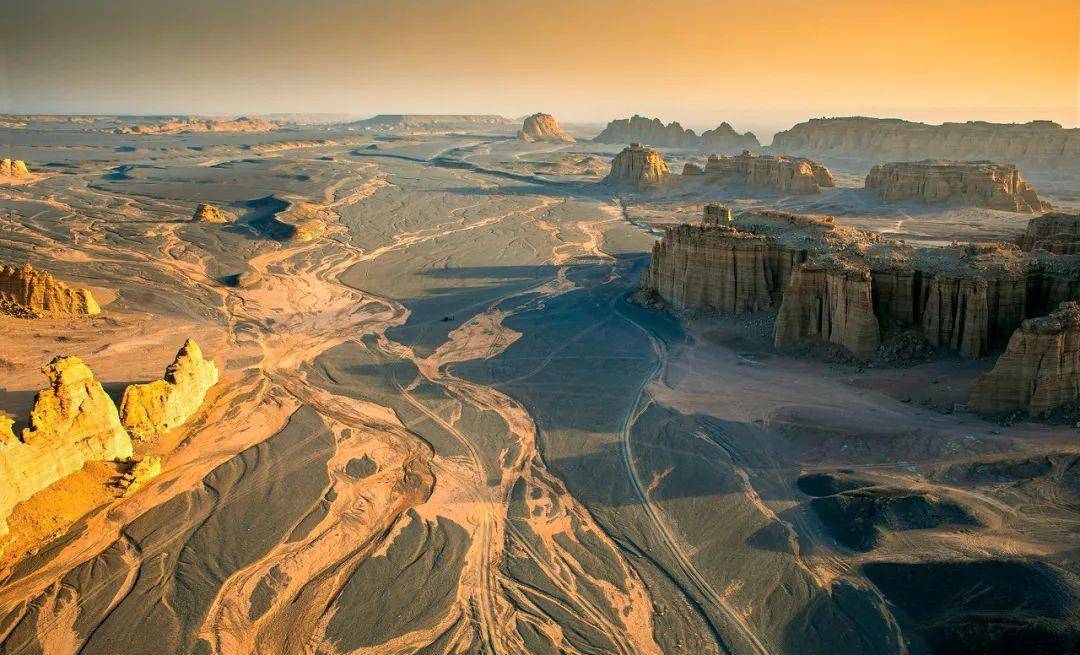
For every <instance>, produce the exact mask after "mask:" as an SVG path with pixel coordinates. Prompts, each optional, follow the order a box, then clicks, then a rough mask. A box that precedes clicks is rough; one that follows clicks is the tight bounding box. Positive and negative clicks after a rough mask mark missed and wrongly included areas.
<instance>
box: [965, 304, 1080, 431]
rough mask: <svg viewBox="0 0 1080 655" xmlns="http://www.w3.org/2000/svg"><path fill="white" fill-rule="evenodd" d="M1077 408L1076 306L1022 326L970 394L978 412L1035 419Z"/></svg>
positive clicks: (1079, 318)
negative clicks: (1033, 416)
mask: <svg viewBox="0 0 1080 655" xmlns="http://www.w3.org/2000/svg"><path fill="white" fill-rule="evenodd" d="M1077 404H1080V303H1076V302H1067V303H1062V304H1061V306H1060V307H1058V309H1057V310H1055V311H1054V312H1053V313H1051V314H1050V315H1049V316H1045V317H1042V318H1032V319H1028V320H1026V321H1024V322H1023V323H1022V324H1021V325H1020V327H1019V328H1018V329H1017V330H1016V332H1014V333H1013V336H1012V338H1011V339H1010V340H1009V346H1008V348H1007V349H1006V350H1005V353H1004V354H1003V355H1001V357H999V358H998V361H997V364H995V365H994V369H993V370H992V371H990V372H989V373H984V374H983V375H981V376H980V377H979V379H978V380H977V381H976V382H975V385H974V386H973V387H972V389H971V400H970V402H969V403H968V407H969V408H970V409H971V410H973V411H976V412H986V413H996V412H1010V411H1015V410H1026V411H1028V412H1030V413H1032V414H1039V413H1041V412H1046V411H1050V410H1053V409H1055V408H1058V407H1065V406H1075V405H1077Z"/></svg>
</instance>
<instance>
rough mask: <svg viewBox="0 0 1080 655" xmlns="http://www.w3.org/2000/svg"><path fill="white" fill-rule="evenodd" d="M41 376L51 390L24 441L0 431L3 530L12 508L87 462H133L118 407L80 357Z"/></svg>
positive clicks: (42, 396)
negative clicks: (119, 460) (44, 378)
mask: <svg viewBox="0 0 1080 655" xmlns="http://www.w3.org/2000/svg"><path fill="white" fill-rule="evenodd" d="M42 372H44V373H45V376H46V377H47V378H48V379H49V388H47V389H43V390H41V391H39V392H38V394H37V396H36V397H35V398H34V408H33V410H32V411H31V412H30V427H28V428H26V429H25V430H23V432H22V435H21V439H16V438H14V435H12V434H11V431H10V419H6V420H5V421H0V422H3V423H7V425H8V427H7V429H6V430H0V478H2V479H3V481H4V484H3V485H0V531H3V532H6V531H7V524H6V520H7V517H8V516H9V515H10V514H11V510H12V508H14V507H15V505H17V504H18V503H20V502H22V501H24V500H26V499H27V498H30V496H32V495H33V494H35V493H36V492H38V491H40V490H42V489H44V488H45V487H47V486H49V485H50V484H52V483H53V482H55V481H57V480H59V479H60V478H62V477H64V476H66V475H69V474H71V473H74V472H75V471H78V470H79V469H81V468H82V467H83V465H84V464H85V463H86V462H91V461H102V460H115V459H126V458H129V457H131V455H132V448H131V439H130V438H129V437H128V434H127V432H126V431H125V430H124V426H123V425H121V424H120V417H119V415H118V414H117V412H116V405H114V404H113V401H112V399H111V398H109V396H108V394H106V393H105V390H104V389H102V388H101V384H100V383H99V382H98V381H97V380H95V379H94V374H93V373H92V372H91V371H90V369H89V368H87V366H86V365H85V364H83V362H82V360H80V359H79V358H78V357H57V358H56V359H54V360H53V361H52V362H50V363H49V364H48V365H47V366H45V367H44V368H42Z"/></svg>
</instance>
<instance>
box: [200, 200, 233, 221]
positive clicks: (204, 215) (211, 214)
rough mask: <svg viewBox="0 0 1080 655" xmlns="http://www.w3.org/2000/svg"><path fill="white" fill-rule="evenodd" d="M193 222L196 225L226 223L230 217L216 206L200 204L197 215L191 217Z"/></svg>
mask: <svg viewBox="0 0 1080 655" xmlns="http://www.w3.org/2000/svg"><path fill="white" fill-rule="evenodd" d="M191 220H192V221H195V222H196V223H226V222H228V220H229V217H228V215H227V214H226V213H225V212H223V211H221V210H220V209H219V208H217V207H215V206H214V205H211V204H209V203H205V202H200V203H199V206H198V207H196V208H195V213H194V214H192V215H191Z"/></svg>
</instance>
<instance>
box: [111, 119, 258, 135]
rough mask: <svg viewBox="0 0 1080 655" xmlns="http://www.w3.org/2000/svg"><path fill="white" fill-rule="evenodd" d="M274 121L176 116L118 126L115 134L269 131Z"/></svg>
mask: <svg viewBox="0 0 1080 655" xmlns="http://www.w3.org/2000/svg"><path fill="white" fill-rule="evenodd" d="M278 127H279V126H278V125H277V124H276V123H271V122H270V121H264V120H262V119H260V118H248V117H246V116H240V117H239V118H234V119H226V120H219V119H201V118H178V119H174V120H168V121H166V122H164V123H148V124H144V125H133V126H131V127H119V128H116V129H115V130H114V132H116V133H117V134H183V133H188V132H269V131H271V130H276V129H278Z"/></svg>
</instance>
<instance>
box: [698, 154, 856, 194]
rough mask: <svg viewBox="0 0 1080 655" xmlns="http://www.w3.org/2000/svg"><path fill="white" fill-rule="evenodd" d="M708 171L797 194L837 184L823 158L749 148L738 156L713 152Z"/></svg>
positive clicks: (719, 175)
mask: <svg viewBox="0 0 1080 655" xmlns="http://www.w3.org/2000/svg"><path fill="white" fill-rule="evenodd" d="M705 174H706V175H708V176H710V177H711V178H713V179H719V180H734V181H738V182H742V183H743V184H746V185H747V186H749V187H754V188H759V189H768V190H770V191H775V192H777V193H789V194H796V195H803V194H812V193H819V192H820V191H821V189H823V188H831V187H834V186H836V183H835V182H834V181H833V176H832V173H831V172H830V171H829V169H828V168H826V167H825V165H824V164H822V163H821V162H816V161H812V160H810V159H803V158H801V157H782V156H778V155H754V154H751V153H750V152H749V151H744V152H743V153H742V154H740V155H737V156H735V157H725V156H720V155H710V156H709V159H708V162H707V163H706V164H705Z"/></svg>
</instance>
